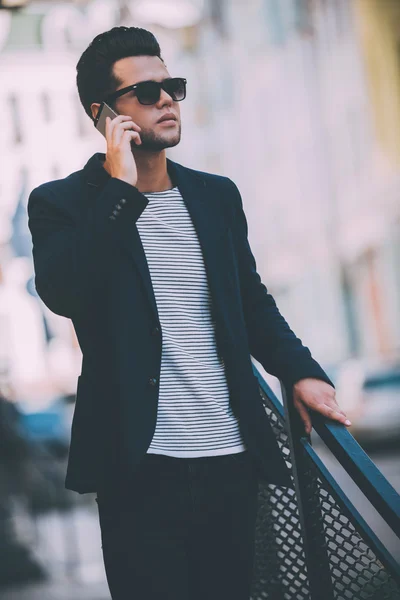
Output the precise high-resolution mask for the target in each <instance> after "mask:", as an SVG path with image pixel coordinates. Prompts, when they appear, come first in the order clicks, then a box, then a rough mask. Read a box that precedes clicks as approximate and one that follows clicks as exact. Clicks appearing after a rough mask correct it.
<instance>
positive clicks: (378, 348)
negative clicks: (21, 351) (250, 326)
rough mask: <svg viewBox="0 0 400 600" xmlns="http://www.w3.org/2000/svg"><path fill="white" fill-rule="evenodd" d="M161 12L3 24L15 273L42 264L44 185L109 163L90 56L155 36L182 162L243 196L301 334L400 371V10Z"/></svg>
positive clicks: (72, 359) (266, 268)
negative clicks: (169, 80) (93, 114)
mask: <svg viewBox="0 0 400 600" xmlns="http://www.w3.org/2000/svg"><path fill="white" fill-rule="evenodd" d="M162 7H163V3H162V1H161V2H160V1H159V2H153V1H152V0H146V1H145V2H143V1H141V0H132V1H128V0H126V1H124V0H88V1H87V2H81V3H79V4H77V3H74V2H65V3H58V2H52V1H50V0H49V1H48V2H35V1H33V2H30V3H28V5H27V7H26V8H25V9H23V10H21V11H18V12H15V13H10V12H8V11H0V74H1V80H2V84H3V85H2V86H1V89H0V107H1V110H0V146H1V147H2V148H5V149H7V151H6V152H3V153H2V167H3V169H2V181H1V187H0V263H3V270H5V266H6V263H7V264H8V263H9V262H10V261H12V260H13V258H17V257H21V256H27V257H28V258H29V259H30V257H29V244H30V238H29V232H28V229H27V222H26V218H25V222H24V217H23V214H24V212H25V209H26V202H27V198H28V194H29V192H30V191H31V190H32V189H33V187H35V186H36V185H38V184H40V183H42V182H43V181H47V180H50V179H55V178H59V177H65V176H66V175H68V174H69V173H70V172H71V171H74V170H77V169H80V168H82V166H83V165H84V164H85V162H86V161H87V159H88V158H89V157H90V156H91V154H93V153H94V152H96V151H103V152H104V151H105V140H104V139H103V138H102V136H101V135H100V134H99V133H98V132H97V131H95V129H94V127H93V125H92V123H91V121H90V120H89V119H88V117H87V116H86V115H85V113H84V111H83V108H82V107H81V105H80V103H79V98H78V94H77V90H76V84H75V65H76V62H77V60H78V58H79V56H80V54H81V52H82V51H83V50H84V49H85V48H86V46H87V45H88V43H89V42H90V41H91V40H92V39H93V37H94V36H95V35H96V34H98V33H99V32H100V31H104V30H106V29H109V28H111V27H112V26H114V25H117V24H124V25H137V26H142V27H146V28H148V29H150V30H151V31H153V32H154V33H155V35H156V37H157V39H158V40H159V42H160V45H161V48H162V55H163V57H164V59H165V60H166V63H167V66H168V68H169V69H170V71H171V73H172V74H175V75H182V76H185V77H187V79H188V97H187V99H186V100H185V102H183V103H182V104H181V112H182V121H183V126H182V141H181V143H180V144H179V145H178V146H177V147H176V148H172V149H171V150H168V154H169V156H170V157H171V158H172V159H174V160H176V161H178V162H181V163H183V164H185V165H187V166H190V167H193V168H198V169H201V170H208V171H212V172H217V173H221V174H224V175H227V176H229V177H230V178H232V179H233V180H234V181H235V182H236V183H237V185H238V187H239V189H240V191H241V194H242V198H243V203H244V207H245V211H246V214H247V217H248V223H249V238H250V242H251V245H252V248H253V251H254V254H255V256H256V259H257V267H258V270H259V272H260V274H261V276H262V279H263V281H264V282H265V283H266V285H267V286H268V288H269V290H270V291H271V293H272V294H273V295H274V297H275V298H276V301H277V304H278V306H279V308H280V309H281V311H282V313H283V315H284V316H285V317H286V318H287V320H288V321H289V323H290V325H291V326H292V328H293V329H294V331H295V332H296V333H297V334H298V335H299V336H300V337H301V338H302V339H303V342H304V343H305V344H306V345H309V346H310V347H311V349H312V352H313V354H314V355H315V357H316V358H317V360H319V361H321V362H322V363H323V364H324V365H334V364H336V363H338V362H340V361H342V360H343V359H346V358H347V357H350V356H382V357H392V356H398V355H399V339H400V317H399V310H398V307H399V304H400V275H399V271H398V269H397V264H398V262H399V259H400V221H399V219H400V215H399V202H398V199H397V198H398V193H399V191H400V146H399V144H400V142H399V140H400V135H399V134H400V102H399V100H400V98H399V95H400V79H399V78H400V68H399V60H400V58H399V57H400V54H399V52H398V47H399V46H398V44H399V40H398V35H399V34H398V32H399V30H400V28H399V26H398V24H399V19H400V17H399V4H398V2H397V1H396V0H354V2H349V1H348V0H314V1H309V0H248V1H247V2H242V1H241V0H179V1H178V0H176V1H175V2H174V3H171V2H167V1H166V2H164V7H165V10H164V9H163V8H162ZM32 274H33V271H32V273H31V276H32ZM3 285H4V284H3ZM32 288H33V286H32V285H31V286H30V293H31V295H35V290H34V289H32ZM36 300H37V301H38V303H39V305H40V307H41V310H42V312H43V319H44V322H43V337H44V338H46V339H47V342H49V338H52V340H53V341H52V343H51V344H50V343H48V344H47V350H46V352H47V354H48V353H49V351H50V350H51V353H50V354H51V355H50V356H47V358H46V361H47V362H45V363H44V364H45V365H50V366H51V369H52V371H53V374H54V376H55V377H56V378H58V380H59V385H60V386H61V387H63V388H64V389H65V390H68V388H70V390H71V389H72V388H73V386H74V385H75V384H76V376H77V374H78V373H79V369H80V364H79V362H80V353H79V348H78V346H77V343H76V339H75V338H74V336H73V331H72V327H71V325H70V322H69V320H67V319H64V318H63V317H58V316H56V315H53V314H52V313H50V311H48V310H47V308H46V307H45V306H44V305H43V303H42V302H41V301H40V299H39V298H38V297H37V295H36ZM48 330H50V335H49V331H48ZM5 345H7V344H4V343H3V346H2V348H3V350H2V352H3V354H4V346H5ZM68 348H70V350H68ZM60 361H61V362H62V364H63V367H62V368H59V370H58V372H57V366H56V365H57V364H59V363H60ZM46 368H47V367H46ZM68 382H69V383H68Z"/></svg>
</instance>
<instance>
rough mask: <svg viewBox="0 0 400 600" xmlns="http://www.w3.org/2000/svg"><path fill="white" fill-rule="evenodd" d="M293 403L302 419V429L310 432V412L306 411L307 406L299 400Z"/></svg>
mask: <svg viewBox="0 0 400 600" xmlns="http://www.w3.org/2000/svg"><path fill="white" fill-rule="evenodd" d="M294 405H295V407H296V409H297V411H298V413H299V415H300V417H301V420H302V421H303V424H304V429H305V431H306V433H307V434H309V433H311V429H312V424H311V417H310V413H309V412H308V410H307V408H306V407H305V406H304V404H302V403H301V402H295V403H294Z"/></svg>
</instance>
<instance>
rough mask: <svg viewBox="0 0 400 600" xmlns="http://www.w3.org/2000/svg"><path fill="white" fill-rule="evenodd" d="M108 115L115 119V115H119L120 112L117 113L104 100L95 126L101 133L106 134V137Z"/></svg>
mask: <svg viewBox="0 0 400 600" xmlns="http://www.w3.org/2000/svg"><path fill="white" fill-rule="evenodd" d="M106 117H110V119H111V120H112V119H115V117H118V113H116V112H115V111H114V110H113V109H112V108H111V107H110V106H108V104H106V103H105V102H102V103H101V106H100V108H99V112H98V113H97V115H96V118H95V120H94V126H95V127H96V129H97V130H98V131H100V133H102V134H103V135H104V137H106Z"/></svg>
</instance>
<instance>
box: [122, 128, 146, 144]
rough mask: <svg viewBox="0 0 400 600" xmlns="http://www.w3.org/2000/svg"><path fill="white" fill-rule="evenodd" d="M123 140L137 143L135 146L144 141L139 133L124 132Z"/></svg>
mask: <svg viewBox="0 0 400 600" xmlns="http://www.w3.org/2000/svg"><path fill="white" fill-rule="evenodd" d="M123 136H124V137H123V140H125V139H126V140H128V141H129V142H132V141H133V142H135V144H141V143H142V140H141V139H140V135H139V134H138V133H137V131H130V130H129V131H124V134H123Z"/></svg>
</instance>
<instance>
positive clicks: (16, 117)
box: [8, 94, 22, 144]
mask: <svg viewBox="0 0 400 600" xmlns="http://www.w3.org/2000/svg"><path fill="white" fill-rule="evenodd" d="M8 103H9V105H10V112H11V123H12V129H13V138H14V144H20V143H21V142H22V128H21V111H20V106H19V99H18V97H17V96H16V94H11V95H10V96H9V97H8Z"/></svg>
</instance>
